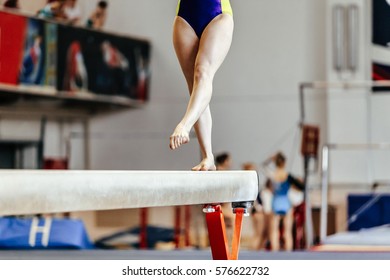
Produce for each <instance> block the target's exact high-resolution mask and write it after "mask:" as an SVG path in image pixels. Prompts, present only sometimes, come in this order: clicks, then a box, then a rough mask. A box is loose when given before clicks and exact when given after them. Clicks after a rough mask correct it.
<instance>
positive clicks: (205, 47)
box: [195, 14, 234, 74]
mask: <svg viewBox="0 0 390 280" xmlns="http://www.w3.org/2000/svg"><path fill="white" fill-rule="evenodd" d="M233 28H234V22H233V17H232V16H231V15H229V14H221V15H219V16H217V17H215V18H214V19H213V20H212V21H211V22H210V23H209V24H208V26H207V27H206V29H205V30H204V31H203V34H202V37H201V38H200V42H199V50H198V55H197V57H196V61H195V64H196V66H205V67H207V69H208V70H209V71H210V72H211V74H214V73H215V72H216V71H217V70H218V68H219V67H220V66H221V64H222V62H223V60H224V59H225V57H226V55H227V53H228V51H229V49H230V45H231V43H232V37H233Z"/></svg>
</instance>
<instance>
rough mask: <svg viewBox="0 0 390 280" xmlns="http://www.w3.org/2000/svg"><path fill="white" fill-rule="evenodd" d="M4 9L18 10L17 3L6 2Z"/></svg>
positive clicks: (14, 0) (16, 0) (15, 1)
mask: <svg viewBox="0 0 390 280" xmlns="http://www.w3.org/2000/svg"><path fill="white" fill-rule="evenodd" d="M3 6H4V8H12V9H19V8H20V7H19V1H18V0H7V1H5V3H4V5H3Z"/></svg>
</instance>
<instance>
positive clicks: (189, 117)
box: [170, 14, 234, 170]
mask: <svg viewBox="0 0 390 280" xmlns="http://www.w3.org/2000/svg"><path fill="white" fill-rule="evenodd" d="M233 26H234V24H233V18H232V16H230V15H228V14H221V15H219V16H217V17H216V18H214V19H213V20H212V21H211V22H210V23H209V25H208V26H207V27H206V29H205V30H204V32H203V34H202V37H201V38H200V40H199V39H198V38H197V37H196V38H195V37H194V36H196V35H195V32H194V31H193V29H192V28H191V26H190V25H189V24H188V23H187V22H186V21H185V20H183V19H182V18H180V17H176V19H175V24H174V36H173V41H174V46H175V50H176V54H177V56H178V59H179V62H180V65H181V67H182V70H183V72H184V75H185V77H186V79H187V83H188V87H189V89H190V94H191V97H190V101H189V103H188V106H187V110H186V113H185V115H184V117H183V119H182V120H181V121H180V123H179V124H178V125H177V127H176V128H175V130H174V132H173V134H172V135H171V138H170V147H171V149H176V148H178V147H180V146H181V145H182V144H185V143H188V142H189V132H190V130H191V128H192V127H193V126H195V131H196V133H197V137H198V141H199V144H200V147H201V151H202V157H203V159H202V161H201V163H200V164H199V165H197V166H195V167H194V168H193V170H214V169H215V165H214V157H213V155H212V145H211V129H212V119H211V113H210V108H209V102H210V100H211V95H212V82H213V78H214V75H215V73H216V71H217V70H218V68H219V67H220V66H221V64H222V62H223V60H224V59H225V57H226V54H227V52H228V50H229V48H230V45H231V41H232V35H233ZM196 39H198V41H197V40H196ZM196 42H198V43H196ZM194 54H195V60H193V59H194ZM191 69H192V70H191Z"/></svg>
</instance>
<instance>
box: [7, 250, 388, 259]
mask: <svg viewBox="0 0 390 280" xmlns="http://www.w3.org/2000/svg"><path fill="white" fill-rule="evenodd" d="M211 259H212V257H211V252H210V251H209V250H177V251H153V250H83V251H77V250H61V251H57V250H50V251H49V250H47V251H35V250H28V251H0V260H211ZM239 260H390V252H311V251H299V252H256V251H241V252H240V254H239Z"/></svg>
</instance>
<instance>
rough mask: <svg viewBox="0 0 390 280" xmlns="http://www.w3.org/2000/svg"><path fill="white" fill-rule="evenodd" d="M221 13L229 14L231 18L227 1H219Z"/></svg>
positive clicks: (230, 9) (230, 8)
mask: <svg viewBox="0 0 390 280" xmlns="http://www.w3.org/2000/svg"><path fill="white" fill-rule="evenodd" d="M221 6H222V13H223V14H229V15H232V16H233V10H232V6H231V5H230V1H229V0H221Z"/></svg>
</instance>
